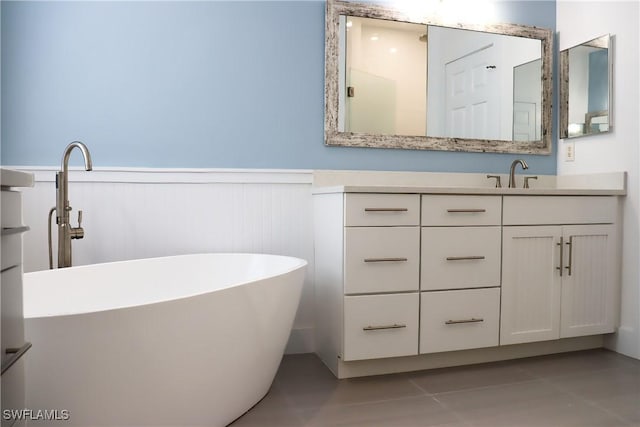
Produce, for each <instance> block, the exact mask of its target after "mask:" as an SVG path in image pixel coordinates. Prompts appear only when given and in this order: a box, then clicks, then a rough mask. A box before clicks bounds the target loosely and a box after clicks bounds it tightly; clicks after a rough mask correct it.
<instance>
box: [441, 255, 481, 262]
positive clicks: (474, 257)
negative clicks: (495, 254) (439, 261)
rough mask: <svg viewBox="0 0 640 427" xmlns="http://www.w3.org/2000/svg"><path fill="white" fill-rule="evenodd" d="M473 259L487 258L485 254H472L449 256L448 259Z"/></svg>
mask: <svg viewBox="0 0 640 427" xmlns="http://www.w3.org/2000/svg"><path fill="white" fill-rule="evenodd" d="M473 259H485V257H484V255H471V256H448V257H447V261H466V260H473Z"/></svg>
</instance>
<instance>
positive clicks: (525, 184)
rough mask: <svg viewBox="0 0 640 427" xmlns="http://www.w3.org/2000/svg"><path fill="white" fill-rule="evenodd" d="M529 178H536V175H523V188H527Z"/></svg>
mask: <svg viewBox="0 0 640 427" xmlns="http://www.w3.org/2000/svg"><path fill="white" fill-rule="evenodd" d="M530 179H538V177H537V176H535V175H534V176H525V177H524V187H523V188H529V180H530Z"/></svg>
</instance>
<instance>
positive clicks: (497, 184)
mask: <svg viewBox="0 0 640 427" xmlns="http://www.w3.org/2000/svg"><path fill="white" fill-rule="evenodd" d="M491 178H495V180H496V188H502V183H501V182H500V175H487V179H491Z"/></svg>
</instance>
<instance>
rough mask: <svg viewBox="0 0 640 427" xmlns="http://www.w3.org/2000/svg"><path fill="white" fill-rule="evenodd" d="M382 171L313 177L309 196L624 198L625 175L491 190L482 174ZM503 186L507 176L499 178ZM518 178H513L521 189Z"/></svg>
mask: <svg viewBox="0 0 640 427" xmlns="http://www.w3.org/2000/svg"><path fill="white" fill-rule="evenodd" d="M374 174H375V175H374ZM385 174H386V173H385V172H380V173H375V172H364V173H363V172H355V173H351V172H350V173H347V174H345V173H342V172H340V173H336V172H324V171H322V172H318V173H317V174H316V175H314V187H313V190H312V192H313V194H328V193H398V194H400V193H404V194H419V193H422V194H472V195H473V194H476V195H479V194H486V195H491V194H495V195H514V196H624V195H626V194H627V189H626V172H615V173H605V174H592V175H563V176H555V175H553V176H551V175H541V176H539V179H537V180H532V181H530V185H531V188H505V187H502V188H495V186H494V184H492V182H494V181H489V180H487V177H486V175H484V174H462V173H461V174H437V173H436V174H431V173H411V174H405V175H399V174H398V173H391V174H389V175H388V177H386V178H385ZM500 176H501V178H502V179H501V180H502V183H503V184H506V183H507V182H508V176H506V175H500ZM522 176H523V175H519V176H518V177H517V178H518V180H517V182H518V186H522Z"/></svg>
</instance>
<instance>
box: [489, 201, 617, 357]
mask: <svg viewBox="0 0 640 427" xmlns="http://www.w3.org/2000/svg"><path fill="white" fill-rule="evenodd" d="M616 203H617V200H616V198H614V197H562V198H559V197H536V196H531V197H505V198H504V227H503V256H502V304H501V328H500V331H501V333H500V344H501V345H505V344H519V343H526V342H533V341H544V340H554V339H559V338H568V337H577V336H584V335H594V334H603V333H610V332H614V331H615V328H616V322H617V312H618V309H617V304H618V303H617V300H618V297H617V286H616V283H617V281H618V277H617V271H618V268H617V264H616V263H617V259H618V257H617V248H618V245H617V235H616V230H617V229H616V226H615V225H614V222H615V220H616V218H615V212H616V209H615V208H616V206H615V204H616ZM527 222H529V223H531V224H529V225H522V224H523V223H527ZM542 224H549V225H542Z"/></svg>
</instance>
